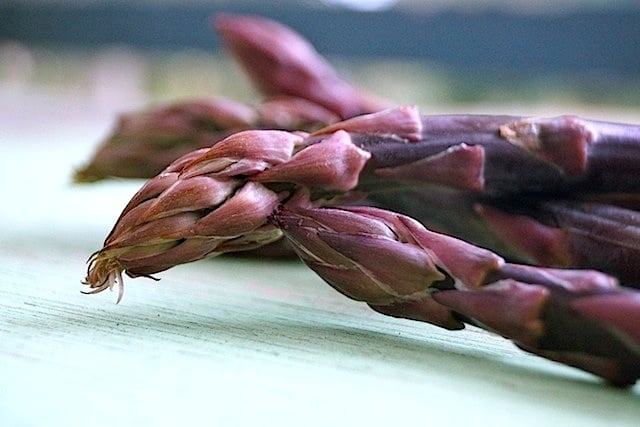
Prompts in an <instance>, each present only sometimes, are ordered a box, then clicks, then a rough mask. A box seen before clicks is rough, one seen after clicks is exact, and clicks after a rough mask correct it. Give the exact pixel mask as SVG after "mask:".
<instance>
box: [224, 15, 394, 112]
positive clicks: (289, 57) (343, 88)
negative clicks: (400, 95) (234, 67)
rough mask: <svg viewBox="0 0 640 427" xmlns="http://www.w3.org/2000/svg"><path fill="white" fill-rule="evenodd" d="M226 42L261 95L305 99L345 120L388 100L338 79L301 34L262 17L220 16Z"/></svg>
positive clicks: (376, 107) (377, 109) (381, 105)
mask: <svg viewBox="0 0 640 427" xmlns="http://www.w3.org/2000/svg"><path fill="white" fill-rule="evenodd" d="M214 26H215V29H216V31H217V32H218V33H219V34H220V36H221V38H222V40H223V42H224V45H225V46H226V47H227V49H228V50H229V51H230V52H231V54H232V55H233V56H234V58H235V59H236V60H237V62H238V63H239V64H240V65H241V66H242V67H243V69H244V71H245V72H246V73H247V75H248V76H249V77H250V78H251V81H252V82H253V83H254V84H255V85H256V86H257V87H258V89H259V91H260V92H261V93H262V94H265V95H267V96H277V95H290V96H294V97H298V98H303V99H307V100H309V101H312V102H314V103H316V104H318V105H321V106H323V107H324V108H326V109H327V110H329V111H332V112H334V113H336V114H338V115H339V116H340V118H341V119H346V118H349V117H353V116H357V115H361V114H366V113H372V112H375V111H379V110H381V109H383V108H385V107H386V106H388V104H387V103H386V102H384V101H382V100H380V99H377V97H375V96H374V95H373V94H369V93H366V92H365V91H363V90H361V89H358V88H356V87H355V86H353V85H352V84H351V83H350V82H348V81H347V80H345V79H344V78H342V77H340V76H339V75H338V73H337V72H336V70H335V69H334V68H333V66H332V65H331V64H330V63H329V62H328V61H327V60H326V59H325V58H324V57H322V56H321V55H320V54H319V53H318V52H317V51H316V49H315V48H314V47H313V45H312V44H311V43H309V42H308V41H307V40H306V39H305V38H303V37H302V36H301V35H300V34H298V33H296V32H295V31H293V30H292V29H291V28H289V27H286V26H284V25H282V24H280V23H278V22H275V21H272V20H269V19H265V18H262V17H258V16H248V15H232V14H219V15H217V16H216V18H215V21H214Z"/></svg>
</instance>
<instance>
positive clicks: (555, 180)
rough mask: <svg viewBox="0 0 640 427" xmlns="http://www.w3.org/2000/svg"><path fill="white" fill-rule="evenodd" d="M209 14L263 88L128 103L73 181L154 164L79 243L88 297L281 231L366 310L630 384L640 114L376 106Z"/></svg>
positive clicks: (320, 63) (639, 361) (254, 32)
mask: <svg viewBox="0 0 640 427" xmlns="http://www.w3.org/2000/svg"><path fill="white" fill-rule="evenodd" d="M216 28H217V30H218V31H219V32H220V33H221V35H222V38H223V40H224V41H225V43H226V45H227V46H228V48H229V49H230V51H231V52H232V53H233V54H234V56H235V58H237V59H238V60H239V62H240V64H241V65H242V66H243V67H244V69H245V70H246V71H247V73H248V74H249V76H250V77H251V78H252V80H253V81H254V82H255V83H256V86H257V87H258V88H259V89H260V91H261V92H262V94H263V95H265V99H264V100H263V102H261V103H260V104H258V105H257V106H255V107H251V106H247V105H243V104H240V103H237V102H234V101H229V100H221V99H214V100H209V101H202V100H199V101H193V102H185V103H181V104H176V105H171V106H165V107H159V108H156V109H154V110H151V111H146V112H141V113H135V114H132V115H125V116H124V117H123V118H121V120H120V122H119V124H118V126H117V128H116V129H115V131H114V132H113V134H112V135H111V136H110V137H109V139H108V140H107V141H106V142H105V143H103V145H102V146H101V147H100V148H99V149H98V151H97V152H96V154H95V156H94V158H93V159H92V160H91V162H90V163H89V164H88V166H87V167H86V168H84V169H83V170H82V171H81V172H79V173H78V174H77V179H78V180H95V179H101V178H104V177H107V176H124V177H133V176H136V177H148V178H151V179H150V180H149V181H148V182H147V183H146V184H145V185H144V186H143V187H142V188H141V189H140V190H139V191H138V193H137V194H136V195H135V196H134V197H133V198H132V199H131V201H130V202H129V203H128V205H127V206H126V207H125V208H124V210H123V212H122V214H121V215H120V218H119V219H118V221H117V222H116V224H115V226H114V228H113V229H112V231H111V233H110V234H109V235H108V236H107V238H106V240H105V243H104V247H103V248H102V249H100V250H99V251H97V252H96V253H94V254H93V255H92V256H91V258H90V262H89V268H88V272H87V277H86V278H85V280H84V283H85V284H87V285H88V286H89V290H88V291H87V292H89V293H95V292H100V291H102V290H104V289H107V288H112V287H113V286H114V285H116V284H117V286H118V287H119V296H118V300H120V298H121V297H122V292H123V282H122V273H123V272H124V273H126V274H127V275H128V276H130V277H137V276H146V277H151V276H152V275H153V274H156V273H158V272H161V271H163V270H166V269H169V268H171V267H173V266H175V265H178V264H182V263H187V262H192V261H196V260H199V259H203V258H207V257H211V256H215V255H218V254H222V253H228V252H238V251H249V250H256V249H258V248H261V247H269V246H272V245H275V244H278V243H282V242H285V243H286V245H287V246H286V247H287V248H289V250H291V251H293V252H294V253H295V254H297V255H298V256H299V257H300V258H301V259H302V260H303V261H304V262H305V263H306V264H307V265H308V266H309V267H310V268H311V269H312V270H313V271H314V272H316V273H317V274H318V275H319V276H320V277H322V278H323V279H324V280H325V281H326V282H327V283H328V284H329V285H331V286H332V287H334V288H335V289H336V290H338V291H339V292H341V293H343V294H344V295H346V296H348V297H350V298H353V299H356V300H359V301H363V302H365V303H367V304H368V305H369V306H370V307H371V308H373V309H374V310H376V311H377V312H380V313H383V314H386V315H390V316H396V317H403V318H409V319H414V320H418V321H424V322H429V323H432V324H435V325H438V326H441V327H443V328H447V329H452V330H455V329H461V328H463V327H464V325H465V324H470V325H475V326H479V327H481V328H484V329H486V330H488V331H492V332H495V333H497V334H500V335H502V336H504V337H506V338H508V339H510V340H512V341H513V342H514V343H515V344H516V345H517V346H519V347H520V348H522V349H524V350H526V351H528V352H531V353H535V354H538V355H540V356H542V357H545V358H548V359H551V360H555V361H558V362H562V363H565V364H568V365H571V366H575V367H578V368H580V369H583V370H585V371H588V372H591V373H593V374H595V375H598V376H600V377H602V378H604V379H605V380H606V381H607V382H609V383H610V384H613V385H616V386H620V387H623V386H629V385H632V384H634V383H635V381H636V380H637V379H638V378H639V377H640V291H638V290H637V289H634V287H638V284H639V283H640V280H639V279H640V272H639V270H638V268H637V267H636V266H637V264H638V261H639V260H640V214H639V213H638V207H639V205H640V204H639V202H640V199H639V198H638V195H639V194H640V191H639V190H640V179H638V177H640V163H638V162H637V161H636V160H635V159H637V158H639V156H640V126H637V125H625V124H614V123H604V122H596V121H589V120H584V119H580V118H577V117H573V116H563V117H556V118H550V119H546V118H529V117H514V116H480V115H442V116H422V115H420V114H419V112H418V110H417V109H416V108H415V107H399V108H386V107H387V105H385V103H384V102H382V101H379V100H376V99H375V97H374V96H371V95H368V94H366V93H364V92H362V91H360V90H358V89H357V88H355V87H353V86H352V85H350V84H349V83H348V82H346V81H345V80H344V79H342V78H340V77H339V76H338V74H337V73H336V72H335V71H334V70H333V69H332V68H331V66H330V65H329V63H328V62H327V61H326V60H324V58H322V57H321V56H320V55H319V54H318V53H317V52H316V51H315V50H314V49H313V47H312V46H311V45H310V44H309V43H308V42H307V41H306V40H304V39H303V38H302V37H301V36H299V35H298V34H296V33H295V32H293V31H292V30H290V29H289V28H286V27H284V26H282V25H280V24H278V23H275V22H272V21H269V20H265V19H261V18H257V17H247V16H231V15H223V16H219V17H218V18H217V20H216ZM154 162H155V163H154ZM142 164H144V167H143V166H141V165H142ZM118 168H120V169H118ZM426 227H429V228H430V229H428V228H426ZM432 230H433V231H432ZM453 236H456V237H453ZM497 253H500V254H501V255H502V256H500V255H497ZM503 257H504V258H503ZM596 270H597V271H596Z"/></svg>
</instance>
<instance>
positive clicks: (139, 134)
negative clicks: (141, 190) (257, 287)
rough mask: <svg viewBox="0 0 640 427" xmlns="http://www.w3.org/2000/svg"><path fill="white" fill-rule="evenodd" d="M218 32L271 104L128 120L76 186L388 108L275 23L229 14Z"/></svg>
mask: <svg viewBox="0 0 640 427" xmlns="http://www.w3.org/2000/svg"><path fill="white" fill-rule="evenodd" d="M215 27H216V30H217V31H218V32H219V33H220V35H221V37H222V40H223V41H224V42H225V44H226V46H227V48H228V49H229V50H230V52H231V53H233V55H234V57H235V58H236V59H237V60H238V61H239V63H240V65H241V66H242V67H243V68H244V69H245V71H247V73H248V75H249V77H250V78H252V79H253V82H254V83H255V85H256V86H257V87H258V89H260V91H261V93H262V95H263V96H266V99H264V100H263V101H262V102H260V103H259V104H258V105H256V106H249V105H245V104H243V103H240V102H237V101H233V100H230V99H226V98H222V97H214V98H209V99H189V100H186V101H180V102H173V103H170V104H167V105H160V106H156V107H150V108H148V109H146V110H143V111H137V112H132V113H127V114H123V115H121V117H120V118H119V120H118V122H117V123H116V125H115V126H114V128H113V130H112V131H111V132H110V134H109V135H108V137H107V138H106V139H105V140H104V141H103V142H102V143H101V144H100V146H99V147H98V148H97V150H96V152H95V153H94V154H93V155H92V157H91V159H90V160H89V161H88V162H87V164H86V165H85V166H83V167H82V168H81V169H79V170H77V171H76V173H75V176H74V180H75V181H76V182H91V181H97V180H101V179H105V178H109V177H124V178H151V177H153V176H155V175H157V174H158V173H160V172H161V171H162V170H163V169H164V168H165V167H167V165H169V164H170V163H171V162H172V161H173V160H175V159H177V158H178V157H180V156H182V155H183V154H187V153H189V152H190V151H193V150H196V149H198V148H202V147H208V146H211V145H213V144H215V143H216V142H218V141H220V140H221V139H223V138H225V137H227V136H229V135H231V134H232V133H235V132H238V131H240V130H245V129H285V130H300V129H304V130H306V131H313V130H317V129H318V128H320V127H323V126H325V125H327V124H329V123H334V122H337V121H339V120H341V119H345V118H348V117H352V116H354V115H357V114H364V113H370V112H374V111H378V110H380V109H382V108H383V107H384V106H385V105H386V103H383V102H382V101H381V100H377V99H375V97H374V96H373V95H370V94H367V93H365V92H364V91H363V90H360V89H357V88H356V87H354V86H353V85H351V84H350V83H349V82H347V81H346V80H345V79H343V78H341V77H340V76H339V75H338V73H337V72H336V71H335V70H334V69H333V67H332V66H331V64H330V63H329V62H328V61H327V60H326V59H324V58H323V57H322V56H321V55H320V54H319V53H318V52H317V51H316V50H315V49H314V48H313V46H312V45H311V44H310V43H309V42H307V41H306V40H305V39H304V38H303V37H302V36H301V35H299V34H298V33H296V32H294V31H293V30H291V29H289V28H287V27H285V26H283V25H281V24H279V23H277V22H274V21H271V20H268V19H264V18H259V17H250V16H241V15H229V14H224V15H219V16H218V17H217V19H216V20H215Z"/></svg>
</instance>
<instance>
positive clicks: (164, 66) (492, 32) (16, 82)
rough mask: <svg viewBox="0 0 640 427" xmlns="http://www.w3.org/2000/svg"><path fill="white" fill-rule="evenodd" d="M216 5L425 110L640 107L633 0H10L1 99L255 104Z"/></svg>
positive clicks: (638, 10) (108, 106)
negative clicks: (305, 44) (221, 99)
mask: <svg viewBox="0 0 640 427" xmlns="http://www.w3.org/2000/svg"><path fill="white" fill-rule="evenodd" d="M218 12H236V13H252V14H258V15H262V16H265V17H269V18H272V19H275V20H278V21H280V22H282V23H284V24H286V25H288V26H290V27H292V28H293V29H295V30H296V31H298V32H300V33H301V34H302V35H304V36H305V37H306V38H308V39H309V40H310V41H311V42H312V43H313V44H314V45H315V47H316V48H317V49H318V50H319V51H320V52H321V53H322V54H323V55H325V56H326V57H328V58H329V60H330V61H331V62H332V63H333V64H334V65H335V66H336V68H338V70H339V71H340V72H342V73H343V75H345V76H347V77H348V78H349V79H350V80H352V81H353V82H355V83H356V84H358V85H360V86H363V87H365V88H369V89H371V90H372V91H374V92H376V93H378V94H380V95H382V96H386V97H388V98H391V99H392V100H394V101H397V102H398V103H413V104H418V105H420V106H422V107H423V109H425V110H426V112H447V111H452V110H465V109H466V110H473V111H476V110H478V109H480V110H482V111H488V110H490V111H491V112H494V113H498V112H501V111H503V110H509V111H513V110H520V111H522V112H527V111H533V112H536V111H537V109H541V110H543V112H548V113H549V114H555V113H556V112H557V111H558V112H569V111H566V110H567V109H568V108H573V106H580V107H581V108H587V109H589V108H594V109H598V108H600V107H606V108H607V109H608V111H612V110H613V111H616V110H617V109H619V110H621V111H625V112H629V111H636V110H638V109H640V41H639V38H638V35H640V2H638V1H635V0H632V1H622V0H621V1H612V0H608V1H607V0H589V1H574V0H539V1H530V0H475V1H474V0H464V1H459V0H457V1H454V0H437V1H419V0H369V1H367V0H360V1H358V0H300V1H294V0H274V1H261V0H231V1H225V0H140V1H135V2H131V1H126V0H74V1H63V0H57V1H56V0H3V1H2V2H0V107H4V108H8V109H13V108H15V106H16V105H17V104H20V105H21V106H23V107H24V108H26V109H28V108H30V107H31V106H32V105H42V104H46V103H47V102H49V101H51V100H52V99H61V98H62V99H64V100H65V103H64V105H65V106H66V107H64V108H76V109H78V110H79V111H86V110H87V109H90V110H95V111H98V112H102V113H111V112H114V111H121V110H130V109H133V108H138V107H140V106H142V105H145V104H148V103H154V102H162V101H164V100H168V99H176V98H186V97H192V96H206V95H211V94H216V95H223V96H231V97H234V98H237V99H240V100H243V101H248V102H252V101H254V100H255V99H256V93H255V92H254V91H253V89H252V88H251V87H250V85H249V84H248V82H247V81H246V80H245V78H244V76H243V75H242V74H241V73H240V72H239V70H238V69H237V68H236V67H235V64H233V63H232V62H231V61H230V60H229V58H228V56H225V53H224V51H222V50H221V46H220V44H219V41H218V38H217V36H216V34H215V33H214V32H213V31H212V30H211V26H210V19H211V17H212V16H213V15H215V14H216V13H218ZM52 105H53V104H52ZM549 106H557V111H556V110H555V109H554V108H552V109H551V110H552V111H550V108H549ZM64 108H63V109H64ZM53 110H55V111H52V114H55V113H58V112H59V110H60V105H58V106H57V107H55V108H53ZM498 110H500V111H498Z"/></svg>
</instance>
